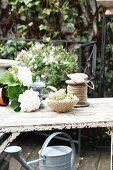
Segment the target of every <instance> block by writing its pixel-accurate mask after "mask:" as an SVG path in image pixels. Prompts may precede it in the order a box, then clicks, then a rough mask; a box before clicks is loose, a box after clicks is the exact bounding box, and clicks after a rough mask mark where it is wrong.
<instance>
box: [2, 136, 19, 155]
mask: <svg viewBox="0 0 113 170" xmlns="http://www.w3.org/2000/svg"><path fill="white" fill-rule="evenodd" d="M19 135H20V133H12V134H11V135H10V136H9V137H8V138H7V139H6V140H5V141H4V142H3V143H2V145H1V146H0V153H2V152H3V150H4V149H5V148H6V146H8V145H10V143H11V142H12V141H13V140H14V139H16V138H17V136H19Z"/></svg>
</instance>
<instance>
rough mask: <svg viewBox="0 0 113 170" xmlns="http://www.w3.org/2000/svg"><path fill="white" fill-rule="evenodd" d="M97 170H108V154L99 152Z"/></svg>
mask: <svg viewBox="0 0 113 170" xmlns="http://www.w3.org/2000/svg"><path fill="white" fill-rule="evenodd" d="M97 170H110V152H105V151H104V152H102V151H101V153H100V160H99V163H98V168H97Z"/></svg>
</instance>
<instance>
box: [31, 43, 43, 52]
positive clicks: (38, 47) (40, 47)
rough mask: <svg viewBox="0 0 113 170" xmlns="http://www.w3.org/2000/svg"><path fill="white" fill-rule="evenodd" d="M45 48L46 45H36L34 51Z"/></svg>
mask: <svg viewBox="0 0 113 170" xmlns="http://www.w3.org/2000/svg"><path fill="white" fill-rule="evenodd" d="M43 47H44V44H40V43H36V44H35V45H34V46H33V47H32V50H33V51H35V50H41V49H42V48H43Z"/></svg>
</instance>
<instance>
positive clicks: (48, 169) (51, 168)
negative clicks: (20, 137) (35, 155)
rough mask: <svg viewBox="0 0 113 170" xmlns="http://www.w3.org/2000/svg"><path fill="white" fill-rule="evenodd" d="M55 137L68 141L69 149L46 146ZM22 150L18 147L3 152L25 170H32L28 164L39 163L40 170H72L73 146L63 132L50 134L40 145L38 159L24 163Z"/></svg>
mask: <svg viewBox="0 0 113 170" xmlns="http://www.w3.org/2000/svg"><path fill="white" fill-rule="evenodd" d="M56 135H63V136H65V137H66V138H68V139H69V142H70V144H71V148H70V147H68V146H62V145H57V146H48V144H49V142H50V141H51V140H52V138H54V137H55V136H56ZM21 150H22V148H21V147H19V146H10V147H7V148H6V149H5V152H7V153H9V154H11V155H12V156H13V157H14V158H15V159H16V160H18V161H19V162H20V163H21V165H22V166H23V167H24V168H25V169H26V170H34V169H33V168H32V167H31V165H30V164H33V163H37V162H39V169H40V170H73V166H74V161H75V145H74V142H73V140H72V138H71V137H70V136H69V135H68V134H67V133H64V132H55V133H53V134H51V135H50V136H49V137H48V138H47V139H46V140H45V142H44V144H43V145H42V148H41V150H40V151H39V159H37V160H33V161H30V162H27V161H25V160H24V159H23V158H22V157H21V156H20V152H21Z"/></svg>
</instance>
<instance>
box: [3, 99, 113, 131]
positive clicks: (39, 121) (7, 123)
mask: <svg viewBox="0 0 113 170" xmlns="http://www.w3.org/2000/svg"><path fill="white" fill-rule="evenodd" d="M88 102H89V103H90V106H89V107H84V108H74V109H73V110H72V111H70V112H67V113H63V114H61V113H60V114H59V113H56V112H53V111H51V110H50V108H48V107H47V106H46V107H45V109H39V110H37V111H36V112H30V113H25V112H24V113H23V112H19V113H18V112H17V113H15V112H14V111H13V110H12V109H10V108H9V107H0V132H1V133H3V132H4V133H7V132H23V131H24V132H25V131H46V130H52V129H61V130H62V129H64V128H65V129H72V128H73V129H74V128H90V127H112V126H113V116H112V115H113V98H99V99H98V98H97V99H96V98H95V99H88ZM106 103H107V105H106ZM6 117H7V119H6Z"/></svg>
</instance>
